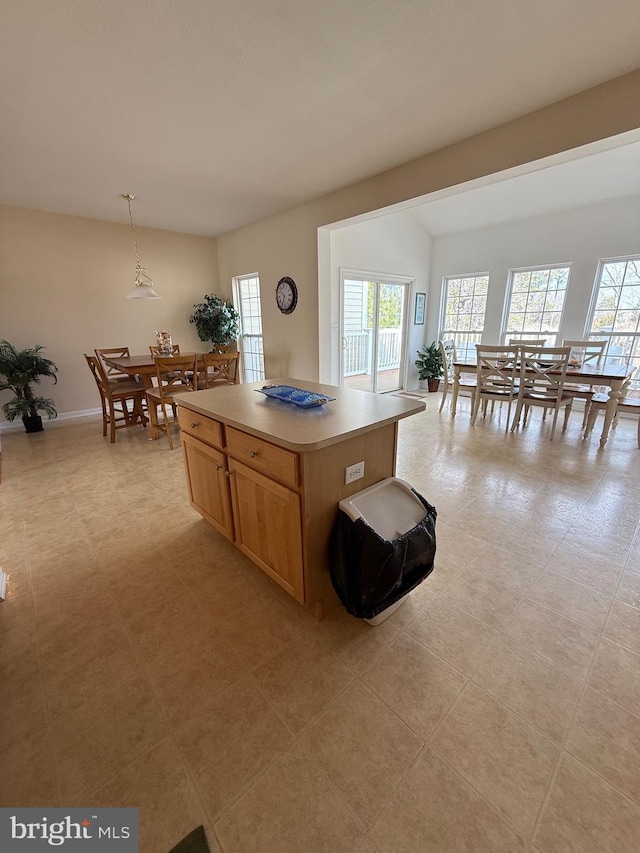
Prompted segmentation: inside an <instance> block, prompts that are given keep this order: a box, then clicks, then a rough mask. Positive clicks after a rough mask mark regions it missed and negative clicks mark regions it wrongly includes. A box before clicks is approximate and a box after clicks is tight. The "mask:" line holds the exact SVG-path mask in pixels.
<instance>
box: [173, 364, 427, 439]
mask: <svg viewBox="0 0 640 853" xmlns="http://www.w3.org/2000/svg"><path fill="white" fill-rule="evenodd" d="M265 385H292V386H294V387H296V388H303V389H305V390H306V391H315V392H317V393H318V394H324V395H326V396H328V397H335V398H336V399H335V400H334V401H331V402H328V403H325V404H324V405H322V406H314V407H312V408H308V409H304V408H300V407H299V406H295V405H293V404H292V403H285V402H283V401H281V400H277V399H273V398H270V397H265V395H264V394H259V393H257V390H256V389H259V388H263V387H264V386H265ZM176 402H177V403H178V405H179V406H184V407H185V408H187V409H191V410H192V411H194V412H198V413H199V414H201V415H205V416H206V417H210V418H214V419H215V420H217V421H220V422H222V423H224V424H227V425H229V426H232V427H236V428H237V429H240V430H242V431H243V432H247V433H249V434H251V435H255V436H258V437H259V438H263V439H265V440H266V441H271V442H273V443H274V444H277V445H279V446H281V447H286V448H288V449H289V450H294V451H296V452H298V453H304V452H307V451H311V450H318V449H320V448H322V447H328V446H330V445H332V444H336V443H337V442H339V441H343V440H344V439H346V438H350V437H352V436H355V435H358V434H359V433H364V432H369V431H370V430H374V429H379V428H380V427H382V426H385V425H386V424H391V423H394V422H395V421H398V420H401V419H402V418H407V417H409V416H410V415H415V414H417V413H418V412H421V411H423V410H424V409H425V404H424V403H423V402H422V401H421V400H411V399H409V398H408V397H396V396H393V395H391V394H384V395H383V394H373V393H371V392H369V391H355V390H352V389H350V388H340V387H338V386H335V385H323V384H320V383H318V382H307V381H305V380H302V379H292V378H290V377H284V378H279V379H269V380H265V381H262V382H252V383H247V384H244V385H225V386H222V387H220V388H210V389H208V390H206V391H194V392H193V393H191V394H183V395H179V396H178V397H176Z"/></svg>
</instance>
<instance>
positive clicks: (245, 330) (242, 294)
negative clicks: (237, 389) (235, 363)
mask: <svg viewBox="0 0 640 853" xmlns="http://www.w3.org/2000/svg"><path fill="white" fill-rule="evenodd" d="M234 295H235V301H236V306H237V308H238V312H239V314H240V352H241V353H242V370H243V378H244V381H245V382H259V381H260V380H262V379H264V350H263V346H262V312H261V309H260V279H259V278H258V276H257V275H241V276H237V278H235V279H234Z"/></svg>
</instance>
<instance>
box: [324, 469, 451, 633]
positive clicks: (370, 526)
mask: <svg viewBox="0 0 640 853" xmlns="http://www.w3.org/2000/svg"><path fill="white" fill-rule="evenodd" d="M338 507H339V509H338V516H337V518H336V521H335V524H334V527H333V531H332V535H331V543H330V554H331V583H332V585H333V588H334V590H335V591H336V594H337V596H338V598H339V599H340V601H341V602H342V604H343V605H344V607H345V608H346V610H347V612H348V613H351V615H352V616H357V617H359V618H361V619H366V621H367V622H369V623H371V624H373V625H377V624H379V623H380V622H382V621H384V620H385V619H386V618H387V617H388V616H390V615H391V614H392V613H393V612H394V611H395V610H397V608H398V607H400V605H401V604H402V603H403V602H404V600H405V598H406V597H407V595H408V594H409V593H410V592H411V590H412V589H415V588H416V587H417V586H418V585H419V584H420V583H422V581H423V580H424V579H425V578H426V577H427V576H428V575H429V574H431V572H432V571H433V561H434V557H435V553H436V516H437V513H436V509H435V507H433V506H431V504H430V503H428V502H427V501H426V500H425V499H424V498H423V497H422V495H419V494H418V492H416V491H415V489H413V488H412V487H411V486H410V485H409V483H407V482H405V481H404V480H401V479H400V478H399V477H389V478H387V479H386V480H382V481H381V482H380V483H376V484H375V485H373V486H369V488H367V489H363V490H362V491H361V492H357V493H356V494H355V495H351V497H349V498H345V499H344V500H342V501H340V503H339V504H338Z"/></svg>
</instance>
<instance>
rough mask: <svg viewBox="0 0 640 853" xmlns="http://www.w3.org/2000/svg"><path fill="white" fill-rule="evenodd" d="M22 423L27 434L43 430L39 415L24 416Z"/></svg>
mask: <svg viewBox="0 0 640 853" xmlns="http://www.w3.org/2000/svg"><path fill="white" fill-rule="evenodd" d="M22 423H23V424H24V428H25V430H26V431H27V432H42V430H43V429H44V427H43V426H42V418H41V417H40V415H31V416H28V415H25V416H24V417H23V418H22Z"/></svg>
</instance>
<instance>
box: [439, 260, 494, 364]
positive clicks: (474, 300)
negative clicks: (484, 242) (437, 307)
mask: <svg viewBox="0 0 640 853" xmlns="http://www.w3.org/2000/svg"><path fill="white" fill-rule="evenodd" d="M488 289H489V274H488V273H476V274H475V275H465V276H447V277H446V278H445V280H444V294H443V311H442V322H441V324H440V326H441V332H440V337H441V338H442V339H444V340H448V339H453V340H454V341H455V344H456V351H457V354H458V355H461V356H462V357H464V355H465V353H466V352H468V351H469V350H471V351H472V354H473V355H475V345H476V344H479V343H480V341H481V340H482V331H483V329H484V315H485V313H486V310H487V291H488Z"/></svg>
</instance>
